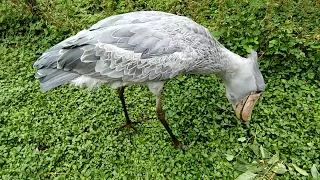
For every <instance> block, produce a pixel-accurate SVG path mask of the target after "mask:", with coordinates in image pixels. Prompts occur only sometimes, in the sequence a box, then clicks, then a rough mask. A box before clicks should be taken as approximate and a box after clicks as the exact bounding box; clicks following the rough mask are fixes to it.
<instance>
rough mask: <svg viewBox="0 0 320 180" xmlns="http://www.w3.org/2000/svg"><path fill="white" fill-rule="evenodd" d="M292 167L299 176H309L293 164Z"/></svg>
mask: <svg viewBox="0 0 320 180" xmlns="http://www.w3.org/2000/svg"><path fill="white" fill-rule="evenodd" d="M292 165H293V167H294V169H295V170H296V171H298V172H299V173H300V174H302V175H304V176H308V175H309V174H308V173H307V171H305V170H303V169H301V168H299V167H298V166H297V165H295V164H292Z"/></svg>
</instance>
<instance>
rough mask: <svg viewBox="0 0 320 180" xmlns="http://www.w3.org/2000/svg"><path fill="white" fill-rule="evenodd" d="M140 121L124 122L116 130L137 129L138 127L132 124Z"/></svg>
mask: <svg viewBox="0 0 320 180" xmlns="http://www.w3.org/2000/svg"><path fill="white" fill-rule="evenodd" d="M140 123H141V122H130V123H129V122H126V123H124V124H123V125H122V126H121V127H120V128H119V129H118V131H120V130H122V129H123V128H127V129H133V130H134V131H138V129H137V128H136V127H134V124H140Z"/></svg>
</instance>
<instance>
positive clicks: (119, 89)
mask: <svg viewBox="0 0 320 180" xmlns="http://www.w3.org/2000/svg"><path fill="white" fill-rule="evenodd" d="M124 88H125V87H124V86H123V87H119V88H118V94H119V98H120V100H121V103H122V108H123V112H124V116H125V117H126V123H125V124H124V125H123V126H122V127H120V128H123V127H130V128H132V129H134V130H135V131H137V129H136V128H135V127H134V126H133V125H132V122H131V120H130V118H129V115H128V111H127V106H126V102H125V99H124V96H123V93H124Z"/></svg>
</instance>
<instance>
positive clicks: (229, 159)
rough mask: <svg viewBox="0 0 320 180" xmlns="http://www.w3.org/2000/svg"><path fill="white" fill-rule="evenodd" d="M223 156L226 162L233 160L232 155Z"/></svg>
mask: <svg viewBox="0 0 320 180" xmlns="http://www.w3.org/2000/svg"><path fill="white" fill-rule="evenodd" d="M225 155H226V159H227V160H228V161H232V160H233V158H234V155H232V154H225Z"/></svg>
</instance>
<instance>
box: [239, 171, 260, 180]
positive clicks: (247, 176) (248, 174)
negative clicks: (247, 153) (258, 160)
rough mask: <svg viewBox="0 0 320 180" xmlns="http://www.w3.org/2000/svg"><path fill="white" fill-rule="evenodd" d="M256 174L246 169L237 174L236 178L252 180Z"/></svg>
mask: <svg viewBox="0 0 320 180" xmlns="http://www.w3.org/2000/svg"><path fill="white" fill-rule="evenodd" d="M256 176H257V174H254V173H252V172H250V171H247V172H245V173H243V174H241V175H240V176H238V177H237V179H236V180H253V179H254V178H255V177H256Z"/></svg>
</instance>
